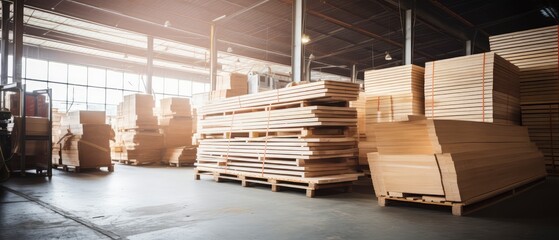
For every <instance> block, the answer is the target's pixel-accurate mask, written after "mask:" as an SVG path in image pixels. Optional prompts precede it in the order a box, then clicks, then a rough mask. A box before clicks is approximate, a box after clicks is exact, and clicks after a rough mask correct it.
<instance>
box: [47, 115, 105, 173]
mask: <svg viewBox="0 0 559 240" xmlns="http://www.w3.org/2000/svg"><path fill="white" fill-rule="evenodd" d="M57 135H58V137H59V141H60V143H61V145H62V148H61V150H60V151H61V152H60V153H61V155H60V156H61V159H60V160H59V161H58V162H57V163H55V166H57V165H61V166H63V167H65V168H67V167H74V168H75V169H97V168H100V167H107V168H108V170H109V171H112V163H111V152H110V145H109V141H110V139H112V129H111V126H110V125H108V124H105V112H104V111H73V112H68V113H67V114H66V115H65V116H63V117H62V119H61V122H60V129H59V131H58V134H57Z"/></svg>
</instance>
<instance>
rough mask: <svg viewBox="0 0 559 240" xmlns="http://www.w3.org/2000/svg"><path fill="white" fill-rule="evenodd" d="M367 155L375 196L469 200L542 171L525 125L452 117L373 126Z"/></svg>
mask: <svg viewBox="0 0 559 240" xmlns="http://www.w3.org/2000/svg"><path fill="white" fill-rule="evenodd" d="M376 139H377V142H378V153H370V154H369V164H370V168H371V173H372V176H373V185H374V188H375V193H376V194H377V196H383V197H390V196H402V195H406V194H417V195H422V196H437V197H440V198H441V199H442V200H441V201H450V202H469V201H474V200H475V199H480V198H482V196H485V195H486V194H489V193H492V192H495V191H501V190H505V189H511V188H513V187H515V186H518V184H523V183H528V182H531V181H533V180H536V179H540V178H542V177H544V176H545V175H546V173H545V170H544V164H543V156H542V154H541V153H540V152H539V151H538V149H537V147H536V146H535V145H534V144H532V143H531V142H530V139H529V136H528V131H527V129H526V128H524V127H521V126H515V125H499V124H493V123H480V122H470V121H455V120H432V119H430V120H425V119H422V120H414V121H409V122H399V123H381V124H378V125H377V126H376Z"/></svg>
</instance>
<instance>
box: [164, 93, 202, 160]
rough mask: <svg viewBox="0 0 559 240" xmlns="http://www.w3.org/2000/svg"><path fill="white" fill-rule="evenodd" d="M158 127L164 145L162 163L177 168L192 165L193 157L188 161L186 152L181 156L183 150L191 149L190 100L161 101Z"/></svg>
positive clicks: (171, 99)
mask: <svg viewBox="0 0 559 240" xmlns="http://www.w3.org/2000/svg"><path fill="white" fill-rule="evenodd" d="M159 127H160V129H161V130H160V132H161V133H162V134H163V139H164V144H165V150H164V152H163V158H162V161H163V162H165V163H169V164H175V165H177V166H180V165H181V164H193V163H194V160H195V158H196V157H195V156H194V157H191V158H190V159H189V158H188V155H189V154H188V152H187V153H186V154H185V155H184V156H182V153H183V150H184V149H185V148H186V149H191V148H192V115H191V109H190V100H189V99H188V98H164V99H161V109H160V112H159ZM190 155H192V154H190ZM181 156H182V157H181Z"/></svg>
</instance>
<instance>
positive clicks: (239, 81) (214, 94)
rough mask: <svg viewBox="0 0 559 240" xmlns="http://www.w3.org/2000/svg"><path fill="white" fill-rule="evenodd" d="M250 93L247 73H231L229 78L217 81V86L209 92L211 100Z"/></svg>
mask: <svg viewBox="0 0 559 240" xmlns="http://www.w3.org/2000/svg"><path fill="white" fill-rule="evenodd" d="M245 94H248V83H247V75H244V74H240V73H231V75H230V76H229V78H222V79H218V80H217V81H216V88H215V90H214V91H211V92H210V94H209V99H210V101H213V100H218V99H224V98H230V97H236V96H241V95H245Z"/></svg>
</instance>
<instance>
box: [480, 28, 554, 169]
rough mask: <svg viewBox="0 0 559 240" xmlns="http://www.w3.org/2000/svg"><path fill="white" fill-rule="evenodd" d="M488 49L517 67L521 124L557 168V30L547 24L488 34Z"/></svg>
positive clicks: (549, 162)
mask: <svg viewBox="0 0 559 240" xmlns="http://www.w3.org/2000/svg"><path fill="white" fill-rule="evenodd" d="M489 41H490V44H491V51H494V52H497V53H498V54H499V55H500V56H502V57H504V58H505V59H507V60H508V61H510V62H512V63H514V64H515V65H516V66H518V68H519V69H520V103H521V105H522V124H523V125H525V126H527V127H528V129H529V131H530V137H531V138H532V140H533V141H534V142H535V143H536V144H537V145H538V147H540V149H541V150H542V151H543V153H544V154H545V158H546V160H547V163H548V166H549V167H550V169H551V170H553V169H555V171H557V169H558V168H559V162H557V161H558V160H559V151H557V149H556V148H557V146H559V141H558V138H557V135H556V133H555V131H557V130H556V126H557V125H559V119H557V117H556V116H557V115H556V114H557V113H556V110H555V109H556V106H557V104H559V68H558V66H559V65H558V64H559V62H558V61H559V55H558V44H559V32H558V26H549V27H544V28H538V29H531V30H526V31H520V32H513V33H506V34H502V35H497V36H491V37H489Z"/></svg>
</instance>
